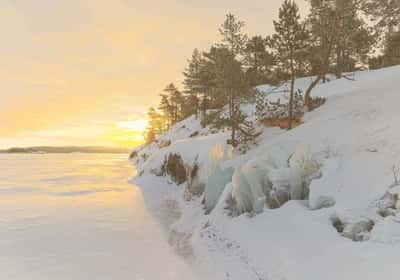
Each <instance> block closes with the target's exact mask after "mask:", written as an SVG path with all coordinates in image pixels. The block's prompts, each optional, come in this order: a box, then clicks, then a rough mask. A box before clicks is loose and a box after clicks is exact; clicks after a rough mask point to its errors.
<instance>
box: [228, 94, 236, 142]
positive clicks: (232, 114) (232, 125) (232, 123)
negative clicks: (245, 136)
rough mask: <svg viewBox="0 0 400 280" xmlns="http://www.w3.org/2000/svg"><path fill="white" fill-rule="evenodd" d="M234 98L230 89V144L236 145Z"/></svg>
mask: <svg viewBox="0 0 400 280" xmlns="http://www.w3.org/2000/svg"><path fill="white" fill-rule="evenodd" d="M234 104H235V100H234V96H233V94H232V90H230V98H229V117H230V123H231V145H232V146H233V147H236V123H235V111H234V110H235V107H234Z"/></svg>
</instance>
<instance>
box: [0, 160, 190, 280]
mask: <svg viewBox="0 0 400 280" xmlns="http://www.w3.org/2000/svg"><path fill="white" fill-rule="evenodd" d="M133 175H134V172H133V170H132V167H131V165H129V162H128V161H127V156H126V155H112V154H98V155H94V154H49V155H33V154H24V155H22V154H21V155H19V154H18V155H5V154H2V155H0V279H2V280H3V279H4V280H61V279H66V280H72V279H73V280H90V279H96V280H100V279H104V280H110V279H116V280H123V279H127V280H128V279H129V280H132V279H133V280H142V279H143V280H147V279H150V280H159V279H169V280H176V279H182V280H183V279H184V280H186V279H193V278H192V275H191V273H190V271H189V269H188V268H187V266H186V264H185V263H183V261H182V260H181V259H180V258H179V257H177V256H176V254H175V253H174V252H173V250H172V249H171V248H170V246H169V245H168V243H167V240H166V239H165V238H164V235H163V234H162V231H161V229H160V226H159V225H158V223H156V222H154V219H153V218H152V216H151V215H150V214H149V213H148V211H147V209H146V207H145V206H144V203H143V198H142V194H141V192H140V190H139V189H138V188H137V187H136V186H132V185H131V184H128V183H127V180H128V179H129V178H130V177H131V176H133Z"/></svg>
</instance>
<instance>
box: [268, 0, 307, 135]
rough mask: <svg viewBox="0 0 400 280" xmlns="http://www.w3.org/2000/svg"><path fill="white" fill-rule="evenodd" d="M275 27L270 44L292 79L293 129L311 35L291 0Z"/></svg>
mask: <svg viewBox="0 0 400 280" xmlns="http://www.w3.org/2000/svg"><path fill="white" fill-rule="evenodd" d="M274 27H275V34H273V35H272V36H271V38H270V40H269V44H270V47H271V49H272V50H273V51H274V55H275V57H276V58H277V60H278V62H279V67H280V68H281V69H282V71H283V72H284V73H286V74H287V76H288V77H289V79H290V95H289V104H288V111H289V114H288V115H289V117H288V123H289V124H288V129H291V128H292V120H293V101H294V94H295V88H294V86H295V80H296V77H297V76H298V74H299V73H300V72H301V69H302V67H303V64H304V57H305V52H306V48H307V43H308V36H309V35H308V32H307V31H306V28H305V24H303V23H301V22H300V14H299V9H298V6H297V4H296V3H295V2H294V1H291V0H285V1H284V3H283V5H282V7H281V8H280V9H279V20H278V21H274Z"/></svg>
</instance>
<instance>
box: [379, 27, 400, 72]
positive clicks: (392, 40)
mask: <svg viewBox="0 0 400 280" xmlns="http://www.w3.org/2000/svg"><path fill="white" fill-rule="evenodd" d="M383 57H384V59H383V60H384V61H383V63H384V66H393V65H399V64H400V31H397V32H392V33H389V34H388V35H387V39H386V43H385V48H384V50H383Z"/></svg>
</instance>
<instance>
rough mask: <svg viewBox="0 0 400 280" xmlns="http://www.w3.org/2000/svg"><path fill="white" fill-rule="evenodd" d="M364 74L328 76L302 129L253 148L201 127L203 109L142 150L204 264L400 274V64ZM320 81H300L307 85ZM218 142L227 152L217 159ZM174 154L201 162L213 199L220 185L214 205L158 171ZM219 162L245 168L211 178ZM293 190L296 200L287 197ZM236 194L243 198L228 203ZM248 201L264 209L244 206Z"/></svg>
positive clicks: (266, 270) (140, 156) (150, 189)
mask: <svg viewBox="0 0 400 280" xmlns="http://www.w3.org/2000/svg"><path fill="white" fill-rule="evenodd" d="M352 78H354V81H352V80H349V79H340V80H333V81H331V82H329V83H325V84H321V85H319V86H318V87H317V88H316V90H315V91H314V92H313V96H322V97H326V98H327V102H326V104H325V105H323V106H322V107H320V108H318V109H317V110H315V111H313V112H311V113H307V114H306V115H305V116H304V118H303V124H302V125H300V126H299V127H297V128H295V129H293V130H292V131H290V132H288V131H284V130H279V129H277V128H265V129H264V131H263V134H262V136H261V137H260V139H259V143H258V145H257V146H256V147H253V149H251V150H250V151H249V152H248V153H247V154H245V155H239V154H238V153H233V155H230V154H231V153H230V152H228V151H227V150H228V148H227V147H226V144H225V143H226V139H227V138H228V132H218V133H211V131H210V130H209V129H208V128H205V129H201V127H200V124H199V122H198V120H196V119H195V118H194V117H192V118H189V119H187V120H184V121H183V122H181V123H178V124H176V125H175V126H174V127H173V128H172V129H171V130H170V131H169V132H168V133H167V134H166V135H163V136H161V137H160V139H158V144H152V145H150V146H148V147H144V148H143V147H142V148H139V149H137V150H136V157H135V158H134V159H133V163H134V164H135V165H136V167H137V169H138V171H139V174H140V176H138V177H136V178H135V179H134V180H132V182H134V183H135V184H137V185H138V186H139V187H140V188H141V189H142V192H143V194H144V199H145V202H146V205H147V206H148V207H149V209H151V211H152V213H153V214H154V215H155V216H156V217H158V218H159V220H160V221H161V222H162V223H163V225H164V227H165V228H166V229H167V232H168V234H169V236H170V243H171V244H172V245H173V246H174V247H175V248H176V250H177V251H178V253H180V254H182V255H184V256H185V257H186V258H187V259H188V260H189V262H190V263H191V265H192V266H193V267H196V268H198V269H199V270H201V271H202V272H203V273H206V274H210V275H211V274H212V275H214V276H215V277H216V278H215V279H238V280H239V279H240V280H245V279H272V280H275V279H286V280H291V279H293V280H303V279H304V280H314V279H315V280H320V279H324V280H329V279H332V280H337V279H352V280H353V279H363V280H364V279H383V278H385V279H386V278H395V277H396V276H397V275H398V269H397V267H398V261H397V260H398V259H400V211H399V209H400V203H399V199H398V198H399V197H398V196H399V194H400V187H399V186H396V185H397V184H396V182H395V181H396V179H395V175H396V174H397V173H398V175H397V177H398V178H399V180H400V171H397V169H399V167H400V129H399V128H400V126H399V123H400V110H399V104H400V88H399V85H398V83H399V81H400V67H392V68H386V69H381V70H376V71H365V72H357V73H355V75H354V77H352ZM309 81H310V79H309V78H304V79H301V80H299V81H298V83H297V85H296V86H297V88H300V89H303V92H304V88H305V87H306V85H307V84H308V82H309ZM261 89H262V90H264V92H265V94H270V96H267V98H271V100H277V98H282V99H283V100H284V98H283V97H282V93H272V94H271V93H270V92H271V88H270V87H269V86H262V87H261ZM277 94H278V95H279V94H280V95H279V96H276V95H277ZM252 108H254V106H253V107H252V106H249V109H248V112H251V111H252ZM253 111H254V110H253ZM169 141H171V144H170V145H168V144H169V143H168V142H169ZM162 142H163V143H164V145H161V146H165V147H163V148H160V147H159V144H160V143H162ZM165 143H168V144H165ZM216 145H217V146H219V147H220V149H221V150H222V151H225V154H226V155H225V156H223V157H222V158H220V159H219V160H216V159H215V155H214V159H213V160H210V156H209V155H210V151H211V150H212V149H214V151H215V149H216V148H215V147H216ZM213 147H214V148H213ZM171 153H179V154H180V155H181V156H182V159H183V161H184V162H185V163H186V164H187V165H192V164H193V162H197V163H198V164H199V166H200V178H199V179H200V181H202V182H203V183H204V184H205V185H206V194H205V196H206V200H207V193H208V194H209V193H210V192H212V196H213V197H214V198H215V199H216V201H217V204H216V206H215V207H214V208H213V209H212V211H211V212H210V213H209V214H208V215H206V214H205V212H206V211H205V209H204V206H203V204H202V202H203V199H204V196H201V197H196V196H191V197H188V196H187V195H185V188H186V185H185V183H184V184H181V185H180V186H177V185H176V184H175V183H173V182H172V181H171V179H170V178H168V177H157V176H155V175H154V174H155V173H158V170H159V168H160V166H161V165H162V163H163V161H164V159H165V157H166V156H167V155H168V154H171ZM211 166H214V168H211ZM215 166H219V167H218V168H217V169H218V170H219V171H217V172H225V171H227V170H228V169H229V168H233V169H234V170H235V171H234V174H233V177H232V180H230V181H231V182H228V183H227V184H224V183H221V184H215V180H209V178H211V177H213V176H214V177H215V174H217V175H218V174H219V173H215V172H216V171H215V169H216V168H215ZM221 174H222V173H221ZM217 177H218V176H217ZM217 181H218V180H217ZM222 181H223V180H222ZM222 181H220V182H222ZM304 182H307V184H306V185H305V184H304ZM211 185H212V186H213V188H214V189H213V190H210V186H211ZM215 187H216V188H217V189H218V191H215ZM300 188H302V189H300ZM305 189H307V192H303V194H304V193H307V194H308V191H309V195H304V199H305V200H300V198H303V195H302V194H300V193H299V190H300V191H304V190H305ZM282 197H290V198H292V199H291V200H289V201H288V202H286V203H279V201H281V200H280V199H281V198H282ZM232 198H233V201H235V202H236V205H234V206H233V207H232V205H231V206H230V207H228V208H229V209H226V208H227V206H229V201H232ZM276 201H278V202H276ZM206 205H207V201H206ZM241 206H243V207H241ZM232 208H233V210H232ZM243 209H252V211H250V213H244V214H241V215H237V214H240V213H241V212H242V210H243ZM235 211H236V214H235ZM232 213H233V214H234V215H233V216H232V215H231V214H232ZM171 217H172V218H171Z"/></svg>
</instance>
